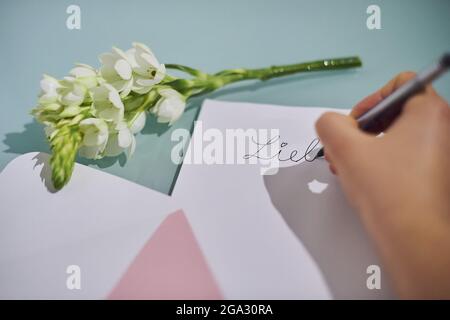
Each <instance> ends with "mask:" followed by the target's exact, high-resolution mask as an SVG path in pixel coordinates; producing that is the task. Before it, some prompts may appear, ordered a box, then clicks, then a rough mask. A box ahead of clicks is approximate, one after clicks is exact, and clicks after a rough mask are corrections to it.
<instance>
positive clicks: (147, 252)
mask: <svg viewBox="0 0 450 320" xmlns="http://www.w3.org/2000/svg"><path fill="white" fill-rule="evenodd" d="M108 298H109V299H223V296H222V294H221V292H220V289H219V287H218V285H217V283H216V282H215V280H214V277H213V275H212V273H211V272H210V270H209V268H208V265H207V263H206V260H205V258H204V257H203V254H202V252H201V249H200V247H199V245H198V243H197V240H196V239H195V236H194V234H193V232H192V229H191V227H190V225H189V222H188V221H187V219H186V217H185V215H184V213H183V211H181V210H180V211H177V212H175V213H172V214H171V215H170V216H169V217H168V218H166V220H164V222H163V223H162V224H161V225H160V227H159V228H158V230H157V231H156V232H155V233H154V234H153V235H152V237H151V238H150V239H149V240H148V242H147V243H146V245H145V246H144V248H143V249H142V250H141V252H140V253H139V254H138V256H137V257H136V258H135V260H134V261H133V262H132V263H131V265H130V267H129V268H128V269H127V271H126V272H125V274H124V276H123V277H122V278H121V279H120V281H119V283H118V284H117V285H116V287H115V288H114V289H113V290H112V292H111V294H110V295H109V297H108Z"/></svg>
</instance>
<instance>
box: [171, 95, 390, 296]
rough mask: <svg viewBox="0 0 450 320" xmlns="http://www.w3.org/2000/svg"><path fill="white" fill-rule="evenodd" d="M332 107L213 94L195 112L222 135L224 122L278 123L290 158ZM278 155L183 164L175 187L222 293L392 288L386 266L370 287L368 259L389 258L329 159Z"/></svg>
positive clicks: (360, 292) (347, 292) (351, 292)
mask: <svg viewBox="0 0 450 320" xmlns="http://www.w3.org/2000/svg"><path fill="white" fill-rule="evenodd" d="M326 110H330V109H324V108H301V107H282V106H270V105H257V104H248V103H228V102H220V101H211V100H207V101H205V103H204V104H203V107H202V111H201V113H200V115H199V119H198V120H200V121H201V122H202V123H201V131H202V132H205V131H207V130H208V129H211V128H215V129H218V130H220V131H221V132H222V133H223V134H224V136H225V131H226V129H237V128H242V129H250V128H252V129H279V130H280V135H281V140H280V141H283V142H287V143H288V144H287V145H285V147H284V148H283V157H284V158H286V157H287V156H288V155H289V154H291V153H290V152H292V150H298V152H299V153H298V154H301V152H305V150H306V149H307V148H308V145H309V144H310V143H311V141H313V140H314V139H315V138H316V134H315V130H314V123H315V120H316V119H317V118H318V117H319V116H320V114H322V113H323V112H324V111H326ZM199 130H200V127H199V124H198V123H197V125H196V127H195V129H194V133H193V138H192V140H191V142H190V145H189V149H190V150H191V151H192V150H193V148H194V146H198V145H199V144H201V143H203V144H205V142H204V141H199V140H202V136H201V135H200V133H199ZM189 152H190V151H188V154H189ZM191 155H192V152H191ZM239 156H240V157H242V156H243V154H240V155H239ZM287 158H288V157H287ZM294 158H295V157H294ZM280 165H281V166H282V168H281V169H280V170H279V172H278V173H277V174H275V175H266V176H263V175H261V174H260V169H261V166H260V165H254V164H253V165H252V164H241V165H224V164H209V165H208V164H183V166H182V168H181V171H180V174H179V176H178V180H177V183H176V185H175V189H174V192H173V194H172V196H173V197H174V198H175V199H176V200H177V201H179V202H181V203H183V207H184V209H185V212H186V213H187V215H188V217H189V220H190V223H191V225H192V227H193V230H194V232H195V234H196V236H197V239H198V240H199V243H200V246H201V248H202V250H203V252H204V254H205V256H206V258H207V260H208V262H209V264H210V266H211V267H212V270H213V272H214V274H215V276H216V279H217V281H218V283H219V285H220V287H221V288H222V290H223V292H224V295H225V297H226V298H229V299H241V298H242V299H296V298H331V297H334V298H389V297H391V293H390V290H389V287H388V283H387V281H386V280H387V279H386V276H385V273H382V274H381V276H382V278H381V284H382V286H381V290H376V289H375V290H369V289H368V288H367V285H366V280H367V278H368V277H369V274H367V273H366V269H367V267H368V266H369V265H377V266H380V267H381V270H383V268H382V266H381V263H380V261H379V259H378V258H377V256H376V254H375V251H374V248H373V246H372V244H371V243H370V241H369V240H368V238H367V236H366V234H365V232H364V230H363V228H362V226H361V223H360V221H359V219H358V217H357V215H356V214H355V213H354V212H352V209H351V208H350V207H349V206H348V204H347V202H346V200H345V198H344V196H343V194H342V192H341V189H340V187H339V184H338V182H337V180H336V178H335V177H334V176H333V175H332V174H330V173H329V171H328V166H327V164H326V163H325V161H324V160H315V161H314V162H305V161H299V162H298V163H296V162H294V161H283V162H281V163H280ZM314 180H315V181H314ZM324 187H326V188H325V189H324V190H323V192H322V193H317V192H318V191H320V190H319V189H323V188H324ZM311 189H312V190H313V191H314V192H313V191H311Z"/></svg>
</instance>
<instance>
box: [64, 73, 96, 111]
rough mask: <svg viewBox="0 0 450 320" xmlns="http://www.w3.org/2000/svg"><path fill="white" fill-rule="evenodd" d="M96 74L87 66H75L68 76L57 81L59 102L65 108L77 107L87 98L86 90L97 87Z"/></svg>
mask: <svg viewBox="0 0 450 320" xmlns="http://www.w3.org/2000/svg"><path fill="white" fill-rule="evenodd" d="M97 83H98V82H97V73H96V71H95V69H94V68H92V67H91V66H88V65H87V64H77V65H76V66H75V68H73V69H72V70H71V71H70V76H67V77H64V79H63V80H61V81H59V84H60V86H59V87H58V88H57V92H58V93H59V95H60V96H59V102H60V103H61V104H63V105H65V106H79V105H80V104H82V103H83V102H84V100H85V98H86V97H87V93H88V89H91V88H93V87H95V86H96V85H97Z"/></svg>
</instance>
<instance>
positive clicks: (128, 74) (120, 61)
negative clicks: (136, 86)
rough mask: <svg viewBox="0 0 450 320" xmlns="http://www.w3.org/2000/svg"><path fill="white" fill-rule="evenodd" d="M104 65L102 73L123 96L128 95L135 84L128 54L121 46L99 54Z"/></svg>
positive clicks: (101, 69)
mask: <svg viewBox="0 0 450 320" xmlns="http://www.w3.org/2000/svg"><path fill="white" fill-rule="evenodd" d="M99 59H100V62H101V63H102V67H101V68H100V74H101V75H102V77H103V78H104V79H105V80H106V81H107V82H108V83H109V84H111V85H112V86H113V87H114V88H115V89H116V90H117V91H119V92H120V93H121V96H122V97H125V96H127V95H128V94H129V93H130V91H131V87H132V85H133V77H132V75H133V74H132V68H131V62H130V60H129V59H128V57H127V55H126V54H125V53H124V52H123V51H122V50H120V49H119V48H115V47H113V48H112V52H107V53H103V54H101V55H100V56H99Z"/></svg>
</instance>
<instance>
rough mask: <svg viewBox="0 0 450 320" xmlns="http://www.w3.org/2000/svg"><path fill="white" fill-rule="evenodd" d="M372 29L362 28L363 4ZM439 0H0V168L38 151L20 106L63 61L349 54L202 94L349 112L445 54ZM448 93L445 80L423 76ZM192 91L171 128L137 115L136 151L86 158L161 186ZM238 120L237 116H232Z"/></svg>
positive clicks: (211, 65) (227, 62)
mask: <svg viewBox="0 0 450 320" xmlns="http://www.w3.org/2000/svg"><path fill="white" fill-rule="evenodd" d="M373 3H374V4H378V5H379V6H380V7H381V20H382V29H381V30H373V31H370V30H368V29H367V27H366V18H367V14H366V8H367V7H368V5H369V4H373ZM70 4H77V5H79V6H80V7H81V24H82V28H81V30H68V29H67V28H66V24H65V21H66V18H67V14H66V8H67V7H68V6H69V5H70ZM449 18H450V1H448V0H441V1H437V0H435V1H431V0H430V1H421V0H417V1H412V0H403V1H401V0H396V1H374V0H370V1H363V0H353V1H350V0H347V1H342V0H341V1H335V0H328V1H324V0H322V1H317V0H310V1H299V0H297V1H287V0H285V1H280V0H277V1H276V0H265V1H257V0H253V1H252V0H247V1H238V0H233V1H232V0H228V1H220V2H219V1H211V0H209V1H207V0H204V1H197V0H192V1H182V0H179V1H136V0H128V1H121V2H119V1H98V0H96V1H81V0H79V1H18V0H14V1H13V0H10V1H5V0H2V1H1V2H0V40H1V50H0V70H1V72H0V84H1V86H0V170H1V169H2V168H3V167H4V166H5V165H6V164H7V163H8V162H9V161H10V160H12V159H13V158H15V157H16V156H17V155H19V154H23V153H26V152H30V151H46V152H48V146H47V143H46V141H45V138H44V135H43V132H42V128H41V126H40V125H38V124H37V123H35V122H33V119H32V117H31V116H30V115H29V110H30V109H31V108H32V107H33V106H34V105H35V103H36V96H37V94H38V92H39V80H40V78H41V75H42V74H43V73H48V74H51V75H54V76H55V77H62V76H64V75H65V74H66V73H67V72H68V71H69V70H70V69H71V67H72V65H73V63H75V62H84V63H88V64H91V65H93V66H96V67H97V66H98V65H99V62H98V60H97V56H98V54H100V53H102V52H106V51H109V50H110V47H111V46H112V45H116V46H119V47H121V48H123V49H126V48H128V47H129V46H130V45H131V42H132V41H140V42H144V43H146V44H148V45H149V46H150V47H151V48H152V49H153V50H154V51H155V53H156V55H157V57H158V58H159V60H160V61H161V62H163V63H181V64H185V65H189V66H193V67H197V68H200V69H203V70H204V71H207V72H215V71H219V70H221V69H224V68H231V67H264V66H269V65H272V64H286V63H295V62H302V61H307V60H314V59H318V58H327V57H339V56H347V55H359V56H360V57H361V58H362V60H363V63H364V66H363V68H361V69H359V70H357V71H339V72H335V73H327V74H325V73H320V74H309V75H300V76H293V77H289V78H285V79H279V80H272V81H269V82H266V83H263V84H261V83H255V82H250V83H246V84H237V85H233V87H232V88H229V89H224V90H222V91H220V92H218V93H215V94H212V95H209V96H208V97H209V98H215V99H220V100H228V101H248V102H259V103H271V104H281V105H307V106H323V107H339V108H350V107H351V106H353V105H354V104H355V103H356V102H357V101H358V100H360V99H361V98H363V97H364V96H366V95H368V94H369V93H370V92H372V91H374V90H375V89H377V88H378V87H380V86H381V85H383V84H384V83H385V82H386V81H387V80H389V79H390V78H391V77H392V76H393V75H395V74H396V73H398V72H400V71H402V70H419V69H421V68H422V67H424V66H426V65H427V64H429V63H430V61H432V60H433V59H435V58H436V57H438V56H439V55H440V54H441V53H443V52H444V51H448V50H450V37H449V34H450V19H449ZM435 86H436V88H437V90H438V91H439V92H440V93H441V94H442V95H443V96H444V97H445V98H446V99H447V100H450V77H449V75H446V76H445V77H443V78H442V79H440V80H439V81H437V82H436V84H435ZM200 104H201V99H197V100H195V101H193V102H192V103H190V105H189V108H188V110H187V111H186V113H185V114H184V115H183V117H182V118H181V119H180V120H179V121H178V122H177V123H176V124H175V125H174V126H172V127H171V128H167V127H166V126H165V125H161V124H157V123H156V122H155V121H154V120H151V121H148V123H147V126H146V127H145V129H144V130H143V132H142V134H140V135H139V136H138V143H137V151H136V154H135V155H134V157H133V158H132V159H131V160H129V161H128V162H127V163H125V157H124V156H123V157H119V158H112V159H104V160H101V161H99V162H97V163H93V162H87V161H83V163H87V164H89V165H91V166H94V167H98V168H100V169H101V170H105V171H107V172H110V173H113V174H115V175H118V176H121V177H124V178H126V179H129V180H132V181H135V182H137V183H140V184H143V185H145V186H148V187H150V188H153V189H156V190H159V191H162V192H166V193H167V192H169V190H170V188H171V185H172V182H173V179H174V176H175V175H176V171H177V167H176V166H175V165H174V164H172V162H171V161H170V150H171V147H172V145H173V144H172V143H171V142H170V133H171V131H172V130H173V129H175V128H179V127H184V128H191V127H192V122H193V120H194V118H195V116H196V114H197V111H198V108H199V106H200ZM236 116H239V115H236Z"/></svg>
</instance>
